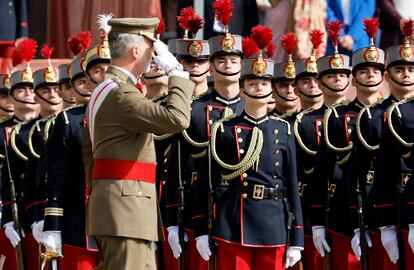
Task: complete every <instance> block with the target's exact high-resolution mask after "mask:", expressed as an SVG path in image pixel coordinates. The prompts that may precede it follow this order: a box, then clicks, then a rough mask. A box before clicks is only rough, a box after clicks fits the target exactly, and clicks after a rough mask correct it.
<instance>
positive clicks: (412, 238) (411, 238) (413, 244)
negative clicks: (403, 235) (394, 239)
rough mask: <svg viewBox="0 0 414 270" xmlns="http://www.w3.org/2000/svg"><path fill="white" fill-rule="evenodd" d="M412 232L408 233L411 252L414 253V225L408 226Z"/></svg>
mask: <svg viewBox="0 0 414 270" xmlns="http://www.w3.org/2000/svg"><path fill="white" fill-rule="evenodd" d="M408 227H409V228H410V230H409V231H408V244H410V247H411V250H412V251H413V252H414V224H410V225H408Z"/></svg>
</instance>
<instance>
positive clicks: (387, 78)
mask: <svg viewBox="0 0 414 270" xmlns="http://www.w3.org/2000/svg"><path fill="white" fill-rule="evenodd" d="M384 78H385V81H386V82H388V83H389V82H390V75H389V74H388V70H386V71H385V73H384Z"/></svg>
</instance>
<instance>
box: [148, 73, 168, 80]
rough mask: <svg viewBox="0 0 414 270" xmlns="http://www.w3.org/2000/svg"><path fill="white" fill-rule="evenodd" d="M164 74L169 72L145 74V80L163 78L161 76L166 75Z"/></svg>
mask: <svg viewBox="0 0 414 270" xmlns="http://www.w3.org/2000/svg"><path fill="white" fill-rule="evenodd" d="M164 76H167V73H163V74H160V75H155V76H144V79H145V80H155V79H158V78H161V77H164Z"/></svg>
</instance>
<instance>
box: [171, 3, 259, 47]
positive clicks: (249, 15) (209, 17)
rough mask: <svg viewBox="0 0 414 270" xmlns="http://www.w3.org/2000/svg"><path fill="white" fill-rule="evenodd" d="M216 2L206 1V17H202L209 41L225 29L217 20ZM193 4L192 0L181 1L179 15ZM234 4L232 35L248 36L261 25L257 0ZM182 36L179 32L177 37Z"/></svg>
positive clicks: (231, 25)
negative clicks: (183, 9) (255, 27)
mask: <svg viewBox="0 0 414 270" xmlns="http://www.w3.org/2000/svg"><path fill="white" fill-rule="evenodd" d="M214 1H215V0H205V1H204V16H202V17H204V20H205V25H204V39H209V38H211V37H214V36H217V35H221V34H223V33H224V28H223V27H222V26H221V25H220V24H219V23H218V22H217V21H216V20H215V14H214V8H213V3H214ZM193 2H194V1H192V0H181V1H180V3H179V4H178V7H177V14H178V13H179V12H180V10H181V9H182V8H184V7H188V6H192V5H193ZM233 2H234V10H233V18H232V20H231V22H230V24H229V29H231V33H232V34H234V35H240V36H248V35H250V30H251V29H252V28H253V26H256V25H257V24H258V23H259V14H258V10H257V4H256V0H233ZM200 15H202V14H200ZM177 29H178V28H177ZM180 31H181V30H180ZM182 36H183V34H182V33H180V32H179V31H177V37H182Z"/></svg>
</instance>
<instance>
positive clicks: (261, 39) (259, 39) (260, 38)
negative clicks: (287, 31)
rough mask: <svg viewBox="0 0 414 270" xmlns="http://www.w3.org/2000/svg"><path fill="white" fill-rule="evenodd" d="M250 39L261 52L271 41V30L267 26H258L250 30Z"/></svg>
mask: <svg viewBox="0 0 414 270" xmlns="http://www.w3.org/2000/svg"><path fill="white" fill-rule="evenodd" d="M250 37H251V39H253V40H254V42H255V43H256V44H257V47H259V49H260V50H263V49H264V48H265V47H266V46H267V45H269V43H270V42H272V39H273V33H272V29H270V28H269V27H267V26H262V25H258V26H255V27H253V28H252V34H251V35H250Z"/></svg>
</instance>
